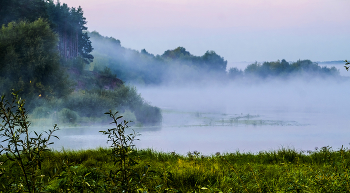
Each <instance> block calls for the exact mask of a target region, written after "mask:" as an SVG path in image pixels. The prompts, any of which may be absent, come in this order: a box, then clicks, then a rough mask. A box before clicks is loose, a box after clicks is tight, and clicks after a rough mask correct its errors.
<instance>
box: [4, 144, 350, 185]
mask: <svg viewBox="0 0 350 193" xmlns="http://www.w3.org/2000/svg"><path fill="white" fill-rule="evenodd" d="M112 154H113V153H112V150H111V149H106V148H99V149H94V150H92V149H91V150H80V151H69V150H63V151H60V152H58V151H52V152H45V155H44V160H43V162H42V166H41V169H40V170H38V171H37V172H39V174H40V175H39V174H37V175H38V176H39V177H38V178H40V181H38V184H37V185H40V187H41V188H40V191H39V190H38V192H119V191H120V192H121V189H115V188H116V187H118V183H119V182H118V181H117V180H116V179H118V177H117V175H120V173H118V170H120V169H121V167H120V165H119V164H115V163H114V161H113V157H112V156H111V155H112ZM4 158H5V156H4V155H3V156H2V157H1V158H0V160H1V162H2V165H1V177H0V179H1V185H0V192H12V190H13V191H14V192H22V191H24V190H25V189H24V187H23V186H22V187H23V189H21V185H20V184H13V182H15V181H18V180H19V179H16V178H18V177H19V176H21V171H20V168H18V167H15V166H14V165H13V164H11V162H6V163H3V161H4ZM132 160H133V161H135V162H136V163H135V164H134V165H129V168H128V169H130V170H128V172H127V173H128V175H130V176H133V177H134V178H133V177H130V178H129V179H128V180H129V181H130V184H129V185H130V186H132V187H131V188H130V189H129V192H349V191H350V186H349V174H350V173H349V161H350V152H349V151H348V149H340V150H337V151H332V150H331V149H330V148H328V147H324V148H321V149H319V150H317V151H316V150H315V151H313V152H297V151H295V150H291V149H280V150H278V151H273V152H272V151H271V152H260V153H258V154H250V153H244V154H242V153H239V152H235V153H226V154H222V155H221V154H220V153H217V154H216V155H211V156H203V155H201V154H200V153H199V152H189V153H188V155H186V156H183V155H178V154H176V153H174V152H172V153H163V152H155V151H152V150H151V149H146V150H134V153H133V156H132ZM129 161H130V160H129ZM119 172H120V171H119ZM133 181H134V182H135V183H134V182H133ZM16 186H17V187H16ZM119 188H120V187H119Z"/></svg>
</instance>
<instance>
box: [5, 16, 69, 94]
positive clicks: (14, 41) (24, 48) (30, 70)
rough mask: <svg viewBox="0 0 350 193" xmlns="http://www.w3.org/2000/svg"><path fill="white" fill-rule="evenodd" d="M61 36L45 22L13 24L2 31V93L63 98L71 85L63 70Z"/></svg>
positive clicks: (39, 20)
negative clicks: (11, 92)
mask: <svg viewBox="0 0 350 193" xmlns="http://www.w3.org/2000/svg"><path fill="white" fill-rule="evenodd" d="M57 41H58V38H57V35H56V34H55V33H54V32H53V31H52V30H51V29H50V26H49V24H48V23H47V22H46V21H44V20H43V19H38V20H36V21H34V22H32V23H29V22H25V21H21V22H18V23H16V22H10V23H9V24H8V25H7V27H6V26H5V25H3V26H2V28H1V30H0V90H1V91H2V92H6V91H10V90H11V89H15V90H21V91H22V96H25V97H26V98H33V97H44V98H50V97H56V96H57V97H61V96H64V95H65V94H67V93H68V92H70V87H69V86H70V83H69V82H68V80H67V76H65V73H64V71H63V70H62V69H61V67H60V63H59V60H60V57H59V52H58V50H57Z"/></svg>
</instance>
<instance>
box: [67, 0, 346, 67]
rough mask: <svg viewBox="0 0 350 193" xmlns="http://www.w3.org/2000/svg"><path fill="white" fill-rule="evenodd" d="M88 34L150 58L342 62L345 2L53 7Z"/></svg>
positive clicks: (188, 0) (221, 0)
mask: <svg viewBox="0 0 350 193" xmlns="http://www.w3.org/2000/svg"><path fill="white" fill-rule="evenodd" d="M61 2H63V3H67V4H68V5H69V6H74V7H76V6H79V5H81V6H82V8H83V10H84V15H85V17H86V18H87V21H88V25H87V26H88V27H89V30H90V31H92V30H96V31H98V32H100V33H101V34H102V35H104V36H112V37H115V38H116V39H119V40H120V41H121V43H122V45H123V46H124V47H128V48H132V49H136V50H141V49H143V48H145V49H146V50H147V51H149V52H151V53H154V54H162V53H163V52H164V51H165V50H168V49H174V48H176V47H178V46H182V47H185V48H186V49H187V50H188V51H189V52H191V53H192V54H194V55H202V54H204V52H205V51H207V50H214V51H216V52H217V53H218V54H219V55H221V56H223V57H224V58H225V59H227V60H228V61H229V62H238V61H272V60H277V59H286V60H288V61H295V60H298V59H311V60H313V61H324V60H344V59H350V46H349V42H350V17H349V14H350V11H349V8H350V1H349V0H61Z"/></svg>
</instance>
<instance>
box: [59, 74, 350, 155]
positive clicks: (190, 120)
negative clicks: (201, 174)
mask: <svg viewBox="0 0 350 193" xmlns="http://www.w3.org/2000/svg"><path fill="white" fill-rule="evenodd" d="M349 85H350V84H348V83H329V82H328V81H321V82H317V83H293V84H289V83H288V84H287V83H277V84H275V83H273V84H264V85H255V86H237V85H234V86H227V87H222V88H221V87H215V86H213V87H210V88H190V87H189V88H171V89H170V88H167V87H162V88H140V89H139V91H140V92H141V95H142V96H143V97H144V98H145V100H146V101H148V102H150V103H151V104H152V105H156V106H159V107H161V108H162V111H163V123H162V126H160V127H143V128H134V129H135V130H136V131H137V132H139V133H140V134H141V136H139V139H140V140H139V141H137V142H136V146H137V147H138V148H153V149H155V150H159V151H166V152H170V151H175V152H177V153H181V154H186V153H187V152H188V151H195V150H196V151H200V152H202V153H203V154H213V153H216V152H234V151H238V150H239V151H241V152H259V151H265V150H266V151H268V150H276V149H279V148H282V147H288V148H295V149H297V150H314V149H315V147H323V146H332V147H333V149H338V148H340V147H341V145H344V146H346V147H349V142H350V130H349V129H350V119H349V118H348V117H349V115H350V114H349V111H350V104H349V102H348V98H349V96H350V88H349ZM110 127H111V126H108V125H107V127H106V126H104V127H102V126H101V127H84V128H62V130H61V131H59V132H57V135H59V136H60V138H61V140H59V141H56V142H55V146H54V147H55V148H56V149H61V148H62V146H63V147H64V148H66V149H86V148H95V147H98V146H107V144H106V140H107V138H106V136H103V135H102V134H101V133H98V131H99V130H103V129H106V128H110Z"/></svg>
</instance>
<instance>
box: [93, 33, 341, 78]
mask: <svg viewBox="0 0 350 193" xmlns="http://www.w3.org/2000/svg"><path fill="white" fill-rule="evenodd" d="M89 36H90V37H91V41H92V43H93V44H94V51H93V52H92V54H93V55H94V56H95V60H94V62H92V63H91V64H90V70H92V71H102V70H103V69H104V68H106V67H107V68H108V69H110V70H111V72H113V73H115V74H116V75H117V76H118V77H119V78H121V79H122V80H124V81H126V82H131V83H135V84H141V85H143V84H144V85H159V84H164V83H165V84H167V83H172V84H176V85H184V84H188V83H202V82H204V83H208V82H213V81H219V82H221V83H227V82H229V81H252V80H254V79H266V78H281V79H290V78H294V77H297V78H300V77H304V78H310V77H314V78H325V77H333V78H334V77H339V72H338V70H337V69H336V68H335V67H332V68H328V67H320V66H319V65H318V64H317V63H314V62H312V61H310V60H298V61H296V62H292V63H289V62H287V61H286V60H284V59H283V60H281V61H280V60H278V61H274V62H264V63H262V64H260V63H257V62H256V63H253V64H251V65H248V66H247V67H246V69H245V70H239V69H237V68H235V67H233V68H230V69H228V71H226V67H227V61H226V60H224V58H223V57H221V56H219V55H218V54H216V53H215V52H214V51H207V52H206V53H205V54H204V55H203V56H194V55H192V54H191V53H190V52H188V51H187V50H186V49H185V48H183V47H178V48H175V49H173V50H167V51H165V52H164V53H163V54H162V55H156V56H155V55H153V54H151V53H149V52H147V51H146V50H145V49H142V50H141V51H140V52H139V51H136V50H131V49H127V48H124V47H122V46H121V42H120V41H119V40H117V39H115V38H113V37H104V36H102V35H100V34H99V33H98V32H96V31H94V32H91V33H89Z"/></svg>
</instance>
